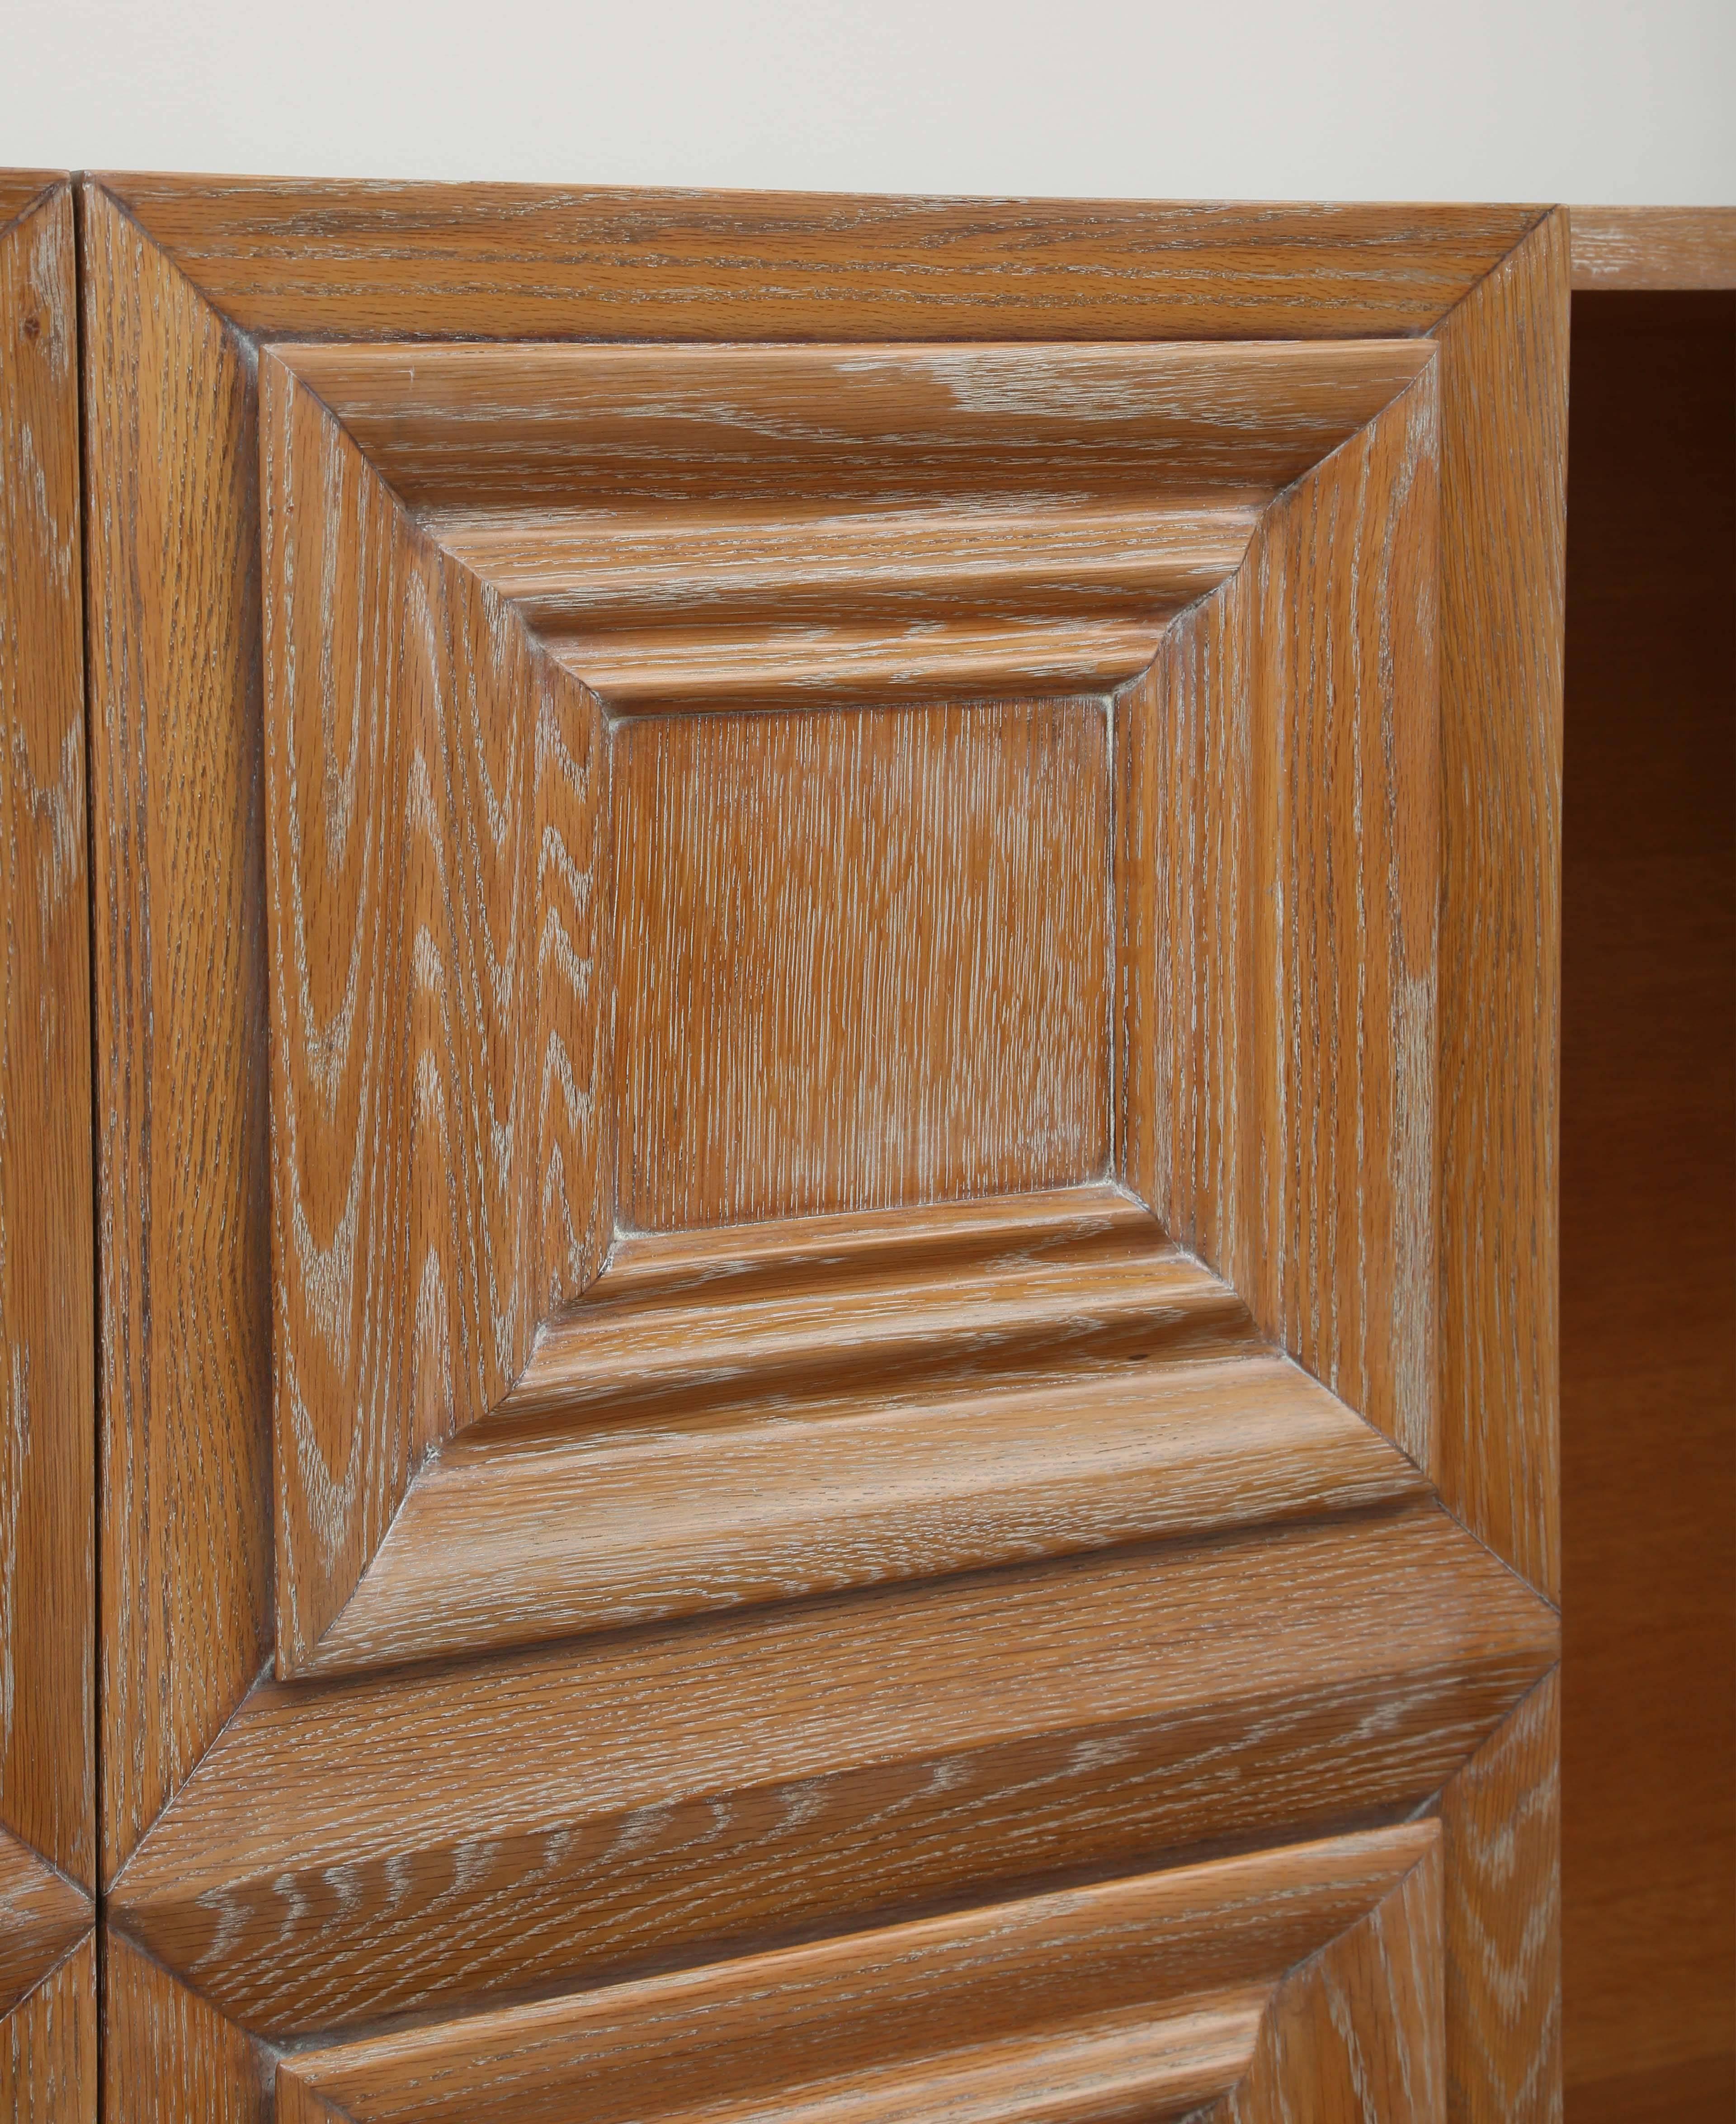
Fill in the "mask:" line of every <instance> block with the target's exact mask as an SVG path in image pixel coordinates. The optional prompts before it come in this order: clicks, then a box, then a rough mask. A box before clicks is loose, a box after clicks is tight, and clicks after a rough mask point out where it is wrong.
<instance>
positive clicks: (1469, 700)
mask: <svg viewBox="0 0 1736 2124" xmlns="http://www.w3.org/2000/svg"><path fill="white" fill-rule="evenodd" d="M1567 283H1568V260H1567V226H1566V217H1565V214H1560V213H1559V212H1558V213H1556V214H1553V215H1551V217H1550V218H1549V219H1547V220H1546V221H1545V222H1543V223H1541V224H1540V225H1539V226H1538V227H1537V229H1536V230H1535V231H1534V232H1533V233H1532V234H1531V235H1530V236H1529V237H1527V239H1526V241H1525V242H1523V244H1522V245H1520V246H1518V247H1517V248H1516V249H1515V250H1514V251H1513V252H1512V254H1511V255H1510V256H1508V257H1507V258H1506V259H1505V260H1504V261H1503V262H1502V263H1501V265H1500V266H1499V267H1497V268H1496V270H1494V272H1493V273H1491V274H1490V275H1488V276H1487V278H1486V279H1485V280H1481V281H1480V282H1479V283H1478V284H1477V286H1476V288H1475V289H1472V290H1471V293H1470V294H1468V295H1467V296H1466V298H1465V301H1464V302H1463V303H1462V304H1461V305H1460V307H1459V308H1457V310H1455V311H1454V312H1453V313H1452V316H1451V317H1448V318H1447V321H1446V322H1445V323H1444V324H1443V326H1442V327H1441V329H1440V331H1439V332H1438V335H1437V344H1438V347H1439V350H1440V351H1439V357H1438V358H1439V362H1440V393H1441V501H1440V506H1441V557H1442V558H1441V583H1440V593H1439V594H1440V627H1441V655H1440V685H1441V861H1442V871H1441V932H1440V973H1439V988H1438V1008H1439V1013H1440V1024H1439V1033H1438V1041H1437V1048H1436V1065H1435V1066H1436V1087H1435V1089H1436V1107H1435V1121H1434V1144H1435V1154H1436V1157H1437V1159H1438V1170H1439V1196H1438V1204H1439V1224H1438V1232H1439V1241H1438V1255H1437V1260H1438V1272H1439V1276H1440V1308H1441V1311H1440V1323H1439V1334H1440V1390H1439V1403H1438V1411H1437V1415H1436V1431H1435V1442H1434V1446H1433V1451H1432V1453H1431V1454H1430V1457H1429V1472H1430V1473H1431V1474H1432V1475H1433V1478H1434V1479H1435V1481H1436V1483H1438V1486H1439V1488H1440V1492H1441V1496H1442V1498H1443V1501H1444V1502H1445V1503H1446V1505H1447V1508H1448V1510H1449V1511H1453V1512H1456V1513H1457V1514H1458V1515H1459V1516H1460V1517H1461V1518H1462V1519H1463V1520H1464V1521H1465V1523H1466V1525H1467V1526H1469V1527H1470V1528H1471V1530H1472V1531H1473V1532H1474V1533H1476V1534H1477V1535H1479V1536H1480V1539H1483V1540H1485V1541H1486V1542H1488V1543H1489V1544H1490V1547H1491V1548H1494V1549H1495V1550H1496V1552H1497V1553H1499V1554H1500V1555H1502V1556H1504V1557H1505V1558H1507V1560H1508V1562H1510V1563H1511V1564H1512V1565H1513V1568H1514V1569H1515V1570H1516V1571H1518V1572H1520V1573H1521V1574H1522V1575H1523V1577H1526V1578H1527V1579H1528V1580H1529V1581H1530V1582H1531V1583H1532V1585H1533V1586H1537V1589H1538V1590H1539V1591H1540V1592H1541V1593H1543V1594H1544V1595H1546V1596H1547V1597H1548V1598H1550V1599H1551V1600H1554V1599H1557V1598H1559V1595H1560V1513H1559V1507H1558V1491H1559V1486H1560V1460H1559V1453H1558V1446H1557V1429H1558V1424H1559V1417H1560V1410H1559V1399H1560V1379H1559V1374H1560V1357H1559V1349H1558V1334H1559V1319H1558V1309H1557V1257H1558V1254H1559V1252H1560V1224H1559V1207H1558V1201H1557V1187H1558V1181H1557V1149H1558V1138H1559V1128H1560V1123H1559V1116H1558V1111H1557V1107H1558V1081H1559V1075H1560V923H1561V907H1560V867H1561V683H1562V681H1561V614H1562V600H1563V577H1564V569H1565V513H1566V501H1567V336H1568V303H1569V294H1568V284H1567Z"/></svg>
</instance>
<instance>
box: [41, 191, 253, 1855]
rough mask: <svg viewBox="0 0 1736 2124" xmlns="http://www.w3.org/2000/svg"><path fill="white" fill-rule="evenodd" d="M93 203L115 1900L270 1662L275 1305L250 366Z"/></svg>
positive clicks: (108, 1737)
mask: <svg viewBox="0 0 1736 2124" xmlns="http://www.w3.org/2000/svg"><path fill="white" fill-rule="evenodd" d="M84 204H85V212H84V217H83V228H82V260H83V272H84V284H85V289H86V303H85V311H84V317H85V367H84V407H85V427H86V435H85V440H86V466H87V477H88V481H89V487H88V495H87V515H86V525H87V549H86V550H87V595H88V600H89V615H90V626H89V636H88V645H87V647H88V655H89V659H90V667H89V684H90V704H91V705H90V716H91V731H90V749H91V831H92V847H91V898H92V914H91V933H92V937H93V940H94V953H95V963H94V966H93V969H92V983H91V988H92V995H93V1008H94V1013H95V1027H94V1045H95V1065H96V1167H97V1201H98V1217H99V1226H100V1231H101V1242H100V1245H99V1248H98V1298H99V1311H100V1315H101V1323H102V1332H101V1348H100V1354H99V1360H98V1362H99V1384H100V1389H101V1403H100V1407H101V1413H100V1423H101V1429H100V1445H99V1453H100V1470H101V1474H100V1480H101V1507H100V1515H99V1530H98V1541H99V1544H100V1549H101V1575H100V1584H101V1617H100V1622H101V1655H100V1692H101V1700H100V1708H99V1713H98V1720H99V1727H100V1732H101V1736H102V1737H101V1746H102V1755H103V1779H102V1802H101V1804H102V1821H101V1849H102V1863H103V1870H104V1873H105V1875H108V1874H110V1873H112V1872H113V1871H114V1870H115V1868H116V1867H118V1866H119V1865H120V1863H121V1862H122V1861H123V1860H124V1858H125V1857H126V1855H127V1854H128V1853H129V1851H130V1850H131V1849H132V1848H133V1845H134V1842H135V1841H136V1840H137V1839H138V1836H139V1835H141V1834H142V1833H143V1830H144V1829H145V1827H146V1826H147V1825H148V1823H149V1822H150V1821H152V1819H153V1818H154V1817H155V1816H156V1815H157V1812H158V1811H159V1810H160V1809H161V1807H162V1805H163V1802H165V1801H166V1800H167V1798H168V1797H169V1795H170V1794H171V1793H172V1792H173V1791H174V1790H175V1789H176V1787H177V1786H178V1785H179V1784H180V1783H181V1779H183V1778H184V1777H185V1774H186V1773H187V1771H188V1770H189V1769H191V1767H192V1765H193V1764H194V1763H195V1761H196V1760H198V1759H199V1755H201V1754H202V1753H203V1752H204V1749H205V1748H206V1747H207V1746H208V1745H209V1742H210V1741H211V1740H212V1739H213V1736H215V1734H216V1732H217V1731H218V1727H220V1726H221V1725H222V1724H223V1721H224V1719H225V1718H228V1715H229V1713H230V1712H231V1711H232V1709H233V1708H234V1707H235V1705H236V1704H237V1703H238V1702H239V1701H240V1699H241V1697H242V1694H243V1693H244V1691H245V1690H246V1686H247V1685H248V1683H249V1682H250V1681H251V1680H252V1678H253V1677H254V1675H256V1674H257V1673H258V1671H259V1669H260V1663H261V1661H263V1659H264V1658H265V1654H266V1651H267V1649H268V1647H269V1645H270V1578H271V1554H270V1526H271V1501H270V1498H271V1477H270V1467H271V1459H270V1450H271V1447H270V1276H269V1269H270V1263H269V1258H268V1239H267V1234H268V1224H267V1201H266V1191H265V1183H266V1172H265V1149H266V1108H265V1055H266V1044H265V958H264V952H263V948H262V947H263V942H264V928H263V906H264V896H265V895H264V891H263V886H262V876H263V872H262V866H261V861H260V821H259V716H260V702H259V688H258V675H257V673H258V656H259V637H258V604H257V588H258V585H257V572H256V560H255V555H254V548H253V539H254V537H255V530H256V517H255V513H254V510H255V487H256V472H255V464H254V455H253V451H252V448H251V439H252V429H253V418H254V406H253V397H254V394H253V383H252V374H251V364H250V362H249V360H248V359H247V357H246V352H245V350H243V348H242V346H241V345H239V343H238V342H237V341H236V340H235V338H234V337H233V336H232V334H230V333H229V332H228V331H226V330H225V328H224V327H223V322H222V321H221V319H219V318H218V317H216V316H215V315H214V314H213V312H212V311H211V310H210V309H209V308H208V307H207V305H206V304H205V303H204V301H203V300H202V299H201V298H200V297H199V295H198V294H197V293H196V292H195V290H194V289H192V288H191V287H190V285H189V284H187V283H186V282H185V280H182V279H181V276H180V275H179V274H178V273H177V272H176V270H175V268H174V267H173V266H171V265H170V264H169V262H168V261H167V260H166V259H165V258H164V257H163V256H162V253H161V252H160V251H157V250H156V249H155V248H154V247H152V246H151V245H150V244H149V243H148V242H145V241H144V240H143V237H141V236H140V234H139V233H138V230H137V229H136V228H134V226H133V224H132V223H130V222H129V221H128V220H127V219H125V218H124V216H123V215H121V214H120V213H119V212H117V211H116V209H115V208H114V206H113V205H112V204H110V202H109V201H108V200H107V199H106V197H105V196H104V195H103V194H102V193H101V191H100V190H96V189H94V188H87V190H86V194H85V201H84Z"/></svg>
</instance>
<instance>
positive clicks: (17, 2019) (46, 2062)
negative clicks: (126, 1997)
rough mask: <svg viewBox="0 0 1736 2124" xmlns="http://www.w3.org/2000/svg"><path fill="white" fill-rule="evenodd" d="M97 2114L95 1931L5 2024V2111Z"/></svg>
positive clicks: (68, 2118) (21, 2116) (51, 2120)
mask: <svg viewBox="0 0 1736 2124" xmlns="http://www.w3.org/2000/svg"><path fill="white" fill-rule="evenodd" d="M0 2116H5V2117H9V2118H12V2119H14V2120H16V2124H87V2120H91V2119H94V2118H95V2117H96V1934H94V1933H93V1932H91V1930H90V1929H88V1927H87V1929H86V1931H85V1934H84V1937H83V1938H82V1940H81V1941H80V1942H79V1943H78V1945H77V1947H75V1948H73V1951H72V1952H70V1953H69V1954H68V1955H67V1956H66V1957H64V1958H63V1960H62V1961H61V1962H59V1963H57V1964H56V1966H55V1967H54V1969H53V1970H52V1971H50V1972H49V1974H48V1975H47V1976H45V1977H44V1978H43V1980H42V1981H41V1982H40V1984H38V1985H36V1986H35V1990H31V1991H30V1992H29V1993H27V1994H26V1996H25V1997H24V1998H23V1999H21V2001H20V2002H19V2003H18V2004H17V2005H16V2006H14V2007H13V2009H12V2012H11V2013H10V2014H7V2017H6V2018H5V2020H4V2021H3V2022H0Z"/></svg>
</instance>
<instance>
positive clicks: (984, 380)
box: [282, 340, 1428, 712]
mask: <svg viewBox="0 0 1736 2124" xmlns="http://www.w3.org/2000/svg"><path fill="white" fill-rule="evenodd" d="M282 358H283V359H284V360H285V361H286V362H287V363H289V364H290V365H291V366H292V367H293V369H294V370H295V373H296V374H297V375H298V377H299V378H301V379H302V381H303V383H305V384H306V385H307V388H309V389H310V390H312V392H314V393H315V394H316V395H317V397H319V398H320V399H321V402H323V403H324V404H326V406H329V407H330V408H331V411H333V412H334V413H335V416H337V418H338V419H339V421H340V422H341V424H342V425H343V426H344V427H345V430H347V431H348V432H349V434H350V435H352V436H353V437H354V439H355V441H356V442H357V444H359V447H360V449H361V450H362V452H363V454H364V456H365V457H366V458H368V462H369V463H371V464H372V465H373V466H374V467H375V468H376V469H377V470H378V472H379V473H380V475H381V476H382V478H383V479H384V480H385V481H386V482H387V485H388V486H390V487H391V488H392V491H394V492H395V493H396V494H397V495H398V496H400V497H401V500H403V502H404V504H405V505H406V507H407V508H408V509H409V510H411V512H412V513H413V514H414V515H415V516H416V517H417V519H418V520H419V521H420V522H421V523H423V524H424V525H425V528H427V529H429V531H430V532H431V533H432V534H433V535H434V537H435V538H437V539H438V540H439V543H440V544H441V545H442V546H443V547H446V549H447V550H448V551H449V552H452V553H453V555H454V556H455V557H457V558H458V559H460V560H462V561H463V562H465V564H466V565H467V566H470V567H472V568H473V569H474V570H476V572H477V573H479V574H480V575H481V576H483V577H484V578H485V579H486V580H488V581H489V582H490V583H491V584H492V585H494V586H495V589H496V590H499V591H500V593H501V594H502V595H504V596H506V597H509V598H510V599H513V600H514V602H515V603H517V604H518V605H519V609H521V611H522V612H523V614H524V617H525V618H526V619H527V620H528V622H529V623H531V624H532V626H533V627H534V628H535V630H536V632H537V635H538V637H539V638H540V639H541V640H542V641H544V642H545V643H546V645H547V647H548V649H549V651H550V652H551V654H552V655H553V656H556V658H557V659H558V660H560V661H561V663H562V664H563V665H565V667H566V668H567V669H568V670H571V671H573V672H574V673H575V674H576V675H577V676H578V677H579V678H581V679H584V682H585V684H587V685H589V686H590V687H591V688H593V690H594V691H595V692H596V693H598V694H599V695H600V696H601V697H602V698H603V699H604V700H605V701H607V703H608V705H609V706H610V707H611V708H612V709H613V710H614V711H616V712H627V711H644V710H648V709H656V708H659V707H677V706H678V707H720V706H725V705H730V704H734V705H741V706H758V707H765V706H769V705H772V704H780V705H781V704H786V703H787V702H789V701H792V700H793V701H801V700H814V701H817V700H821V699H825V700H831V701H838V700H859V701H861V702H863V703H871V704H875V705H881V704H884V703H885V702H886V701H887V700H889V699H892V698H899V697H901V696H902V697H906V698H915V699H922V698H929V699H932V698H937V697H939V698H949V697H950V698H957V697H959V696H969V695H981V694H1008V693H1015V692H1037V693H1056V692H1064V691H1086V692H1089V691H1102V690H1104V689H1105V688H1108V687H1110V686H1112V685H1114V684H1117V683H1118V682H1119V681H1120V680H1122V679H1127V678H1130V677H1132V676H1133V674H1134V673H1136V672H1138V671H1139V670H1142V668H1143V667H1144V665H1146V664H1147V663H1148V662H1149V661H1150V660H1151V656H1152V650H1153V648H1154V647H1155V646H1156V643H1157V637H1158V634H1159V632H1161V628H1162V626H1163V624H1164V623H1165V622H1166V619H1167V618H1170V617H1171V615H1172V614H1173V613H1175V612H1176V611H1177V610H1179V609H1180V608H1181V606H1182V605H1184V604H1186V603H1188V602H1189V600H1190V599H1192V598H1194V597H1197V596H1199V595H1200V594H1203V592H1204V591H1205V590H1208V589H1210V588H1211V586H1212V585H1213V583H1214V582H1216V581H1217V580H1218V579H1219V577H1220V576H1222V575H1223V574H1224V573H1226V572H1227V571H1228V570H1229V569H1230V568H1231V567H1233V566H1235V564H1236V561H1237V560H1238V559H1239V558H1240V557H1241V551H1242V549H1243V547H1245V546H1246V543H1247V536H1248V531H1249V529H1250V521H1251V519H1250V514H1249V512H1250V509H1251V508H1252V507H1254V506H1255V505H1259V504H1260V503H1263V502H1264V501H1265V500H1268V499H1269V497H1270V496H1272V495H1273V494H1274V493H1275V492H1276V491H1278V490H1279V489H1280V488H1281V487H1283V486H1287V485H1288V483H1289V482H1290V481H1292V480H1293V479H1294V478H1295V477H1297V475H1298V474H1299V473H1300V472H1302V471H1304V470H1305V469H1306V468H1307V467H1308V466H1309V465H1311V464H1312V463H1316V461H1317V460H1318V459H1319V458H1321V457H1323V456H1325V454H1326V453H1328V452H1329V451H1330V450H1332V449H1335V448H1336V447H1337V445H1338V444H1340V443H1341V442H1342V441H1343V440H1344V438H1345V437H1346V436H1347V435H1350V434H1353V433H1354V431H1355V430H1356V429H1357V428H1358V427H1359V426H1361V425H1362V424H1363V422H1364V421H1367V420H1368V419H1369V418H1370V417H1371V416H1372V414H1373V413H1374V412H1375V411H1377V409H1378V408H1379V407H1380V406H1382V405H1384V404H1385V403H1386V402H1387V401H1388V400H1389V399H1391V397H1393V396H1394V395H1395V394H1396V392H1399V391H1400V390H1401V389H1403V388H1404V387H1405V384H1406V383H1409V382H1410V379H1411V378H1413V377H1414V376H1415V374H1416V372H1417V370H1418V369H1419V367H1420V366H1421V365H1422V364H1424V362H1425V361H1426V360H1427V359H1428V350H1427V348H1426V346H1424V345H1421V344H1420V343H1419V342H1417V341H1405V340H1397V341H1378V340H1377V341H1352V342H1348V343H1344V344H1340V345H1309V344H1307V343H1306V342H1304V343H1301V344H1288V345H1233V346H1209V345H1198V346H1185V345H1171V346H1161V345H1160V346H1142V347H1138V348H1126V347H1120V346H1115V345H1090V346H1072V347H1069V346H1057V345H1050V346H1040V347H1033V346H1021V345H998V346H971V347H964V346H954V347H947V348H944V349H936V348H927V347H922V346H897V345H889V346H877V347H875V348H874V349H872V350H863V349H838V348H814V347H805V346H777V347H746V346H733V347H704V346H687V347H676V348H659V349H650V348H644V347H625V346H620V347H558V346H553V347H551V346H541V347H524V346H481V347H465V348H445V349H441V348H430V347H426V346H419V347H418V348H416V349H415V350H414V352H410V351H406V350H400V349H398V348H396V347H390V346H375V347H369V346H354V345H345V346H334V347H318V346H314V347H302V348H295V349H286V350H283V355H282Z"/></svg>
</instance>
